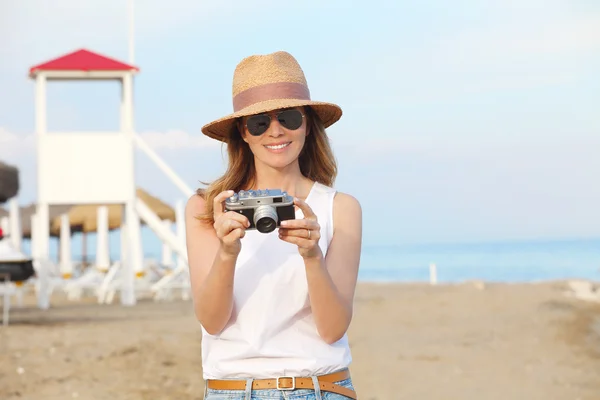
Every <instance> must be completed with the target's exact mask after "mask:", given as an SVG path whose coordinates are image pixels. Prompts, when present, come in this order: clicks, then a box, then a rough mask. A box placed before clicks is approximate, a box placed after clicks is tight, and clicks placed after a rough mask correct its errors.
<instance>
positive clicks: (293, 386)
mask: <svg viewBox="0 0 600 400" xmlns="http://www.w3.org/2000/svg"><path fill="white" fill-rule="evenodd" d="M281 378H289V379H291V380H292V387H291V388H284V387H281V386H280V385H279V380H280V379H281ZM294 389H296V377H295V376H279V377H277V390H294Z"/></svg>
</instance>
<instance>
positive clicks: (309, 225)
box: [280, 218, 321, 230]
mask: <svg viewBox="0 0 600 400" xmlns="http://www.w3.org/2000/svg"><path fill="white" fill-rule="evenodd" d="M280 225H281V227H283V228H286V229H294V228H298V229H299V228H304V229H311V230H319V229H321V227H320V226H319V223H318V222H317V221H316V220H315V219H306V218H302V219H287V220H285V221H281V224H280Z"/></svg>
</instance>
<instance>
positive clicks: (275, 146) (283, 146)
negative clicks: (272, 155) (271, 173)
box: [265, 142, 292, 150]
mask: <svg viewBox="0 0 600 400" xmlns="http://www.w3.org/2000/svg"><path fill="white" fill-rule="evenodd" d="M291 143H292V142H287V143H282V144H278V145H273V146H269V145H265V147H266V148H267V149H269V150H280V149H283V148H285V147H288V146H289V145H290V144H291Z"/></svg>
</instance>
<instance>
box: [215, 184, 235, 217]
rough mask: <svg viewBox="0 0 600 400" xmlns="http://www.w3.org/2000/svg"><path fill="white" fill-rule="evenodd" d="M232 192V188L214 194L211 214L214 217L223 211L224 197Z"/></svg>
mask: <svg viewBox="0 0 600 400" xmlns="http://www.w3.org/2000/svg"><path fill="white" fill-rule="evenodd" d="M233 193H234V191H233V190H225V191H224V192H221V193H219V194H218V195H216V196H215V198H214V200H213V215H214V218H215V219H217V218H218V217H220V216H221V215H222V214H223V211H224V206H223V202H224V201H225V199H226V198H228V197H229V196H231V195H233Z"/></svg>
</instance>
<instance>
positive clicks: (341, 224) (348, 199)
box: [333, 192, 362, 236]
mask: <svg viewBox="0 0 600 400" xmlns="http://www.w3.org/2000/svg"><path fill="white" fill-rule="evenodd" d="M340 231H342V232H346V233H349V232H353V233H352V234H353V235H358V236H361V231H362V207H361V205H360V202H359V201H358V199H356V198H355V197H354V196H352V195H350V194H347V193H343V192H337V193H336V195H335V197H334V199H333V233H334V236H335V232H340Z"/></svg>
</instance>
